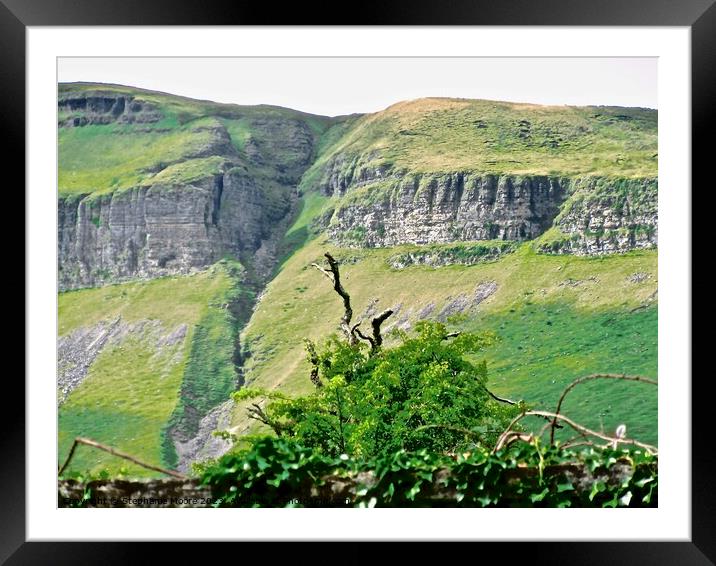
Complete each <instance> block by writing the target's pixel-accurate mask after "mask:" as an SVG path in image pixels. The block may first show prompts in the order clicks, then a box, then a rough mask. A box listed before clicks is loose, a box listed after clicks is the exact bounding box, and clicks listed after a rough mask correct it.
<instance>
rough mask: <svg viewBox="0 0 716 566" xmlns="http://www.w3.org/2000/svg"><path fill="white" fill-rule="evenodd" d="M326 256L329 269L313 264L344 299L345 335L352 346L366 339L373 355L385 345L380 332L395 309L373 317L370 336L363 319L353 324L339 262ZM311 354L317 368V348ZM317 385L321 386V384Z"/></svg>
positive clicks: (342, 325)
mask: <svg viewBox="0 0 716 566" xmlns="http://www.w3.org/2000/svg"><path fill="white" fill-rule="evenodd" d="M324 256H325V257H326V260H327V261H328V269H326V268H324V267H321V266H320V265H318V264H317V263H313V264H312V265H313V267H315V268H316V269H318V271H320V272H321V273H323V275H325V276H326V277H327V278H328V280H329V281H330V282H331V283H332V284H333V289H334V291H335V292H336V293H338V295H339V296H340V297H341V299H343V316H342V317H341V322H340V328H341V331H342V332H343V335H344V336H345V338H346V340H347V341H348V343H349V344H350V345H351V346H354V345H355V344H357V343H358V340H359V339H361V340H365V341H366V342H368V343H369V344H370V353H371V355H374V354H375V353H377V352H378V350H380V347H381V346H382V345H383V336H382V334H381V332H380V327H381V325H382V324H383V323H384V322H385V321H386V319H387V318H388V317H390V315H392V314H393V311H392V310H390V309H387V310H385V311H383V312H382V313H380V314H379V315H378V316H376V317H374V318H373V319H372V321H371V327H372V329H373V335H372V336H368V335H366V334H363V332H361V330H360V325H361V324H362V322H363V321H362V320H359V321H358V322H357V323H356V324H354V325H353V326H351V321H352V320H353V307H352V306H351V296H350V295H349V294H348V292H347V291H346V290H345V288H344V287H343V284H342V283H341V273H340V270H339V269H338V262H337V261H336V260H335V258H334V257H333V256H332V255H331V254H330V253H328V252H326V253H325V254H324ZM307 348H308V346H307ZM309 356H310V357H311V358H310V361H311V363H312V364H313V365H314V369H315V370H317V365H316V364H317V362H318V360H317V357H316V356H315V348H314V349H313V353H311V351H310V350H309ZM313 359H316V362H313ZM317 379H318V377H317V375H316V380H317ZM311 381H313V382H314V384H315V383H316V381H315V380H314V376H313V371H312V372H311ZM316 386H317V387H320V386H319V385H316Z"/></svg>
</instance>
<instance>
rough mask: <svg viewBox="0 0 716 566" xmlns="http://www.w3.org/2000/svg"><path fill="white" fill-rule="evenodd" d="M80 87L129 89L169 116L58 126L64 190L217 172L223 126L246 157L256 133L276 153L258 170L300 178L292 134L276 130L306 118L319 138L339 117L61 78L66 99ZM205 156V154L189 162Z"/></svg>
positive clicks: (181, 180)
mask: <svg viewBox="0 0 716 566" xmlns="http://www.w3.org/2000/svg"><path fill="white" fill-rule="evenodd" d="M77 93H86V94H88V95H93V94H95V95H102V94H117V93H123V94H127V95H130V96H133V97H134V98H135V99H136V100H139V101H143V102H146V103H150V104H153V105H154V106H155V108H156V109H158V110H159V112H160V113H161V114H162V115H163V118H162V119H161V120H160V121H158V122H156V123H139V124H120V123H112V124H107V125H87V126H82V127H61V128H59V131H58V153H59V168H58V188H59V192H60V194H61V195H68V194H88V193H106V192H111V191H114V190H120V189H126V188H129V187H134V186H138V185H142V184H145V185H146V184H153V183H155V182H164V183H190V182H192V181H194V180H196V179H197V178H201V177H203V176H207V175H210V174H213V173H216V172H218V170H220V169H221V165H222V163H223V162H222V158H226V157H232V156H231V155H224V154H223V153H221V152H219V153H215V154H214V155H211V154H210V155H207V148H209V147H212V145H213V146H214V147H215V148H218V147H220V142H221V141H222V138H221V135H222V130H225V132H228V134H229V136H230V137H231V141H232V144H233V145H234V147H235V148H236V150H237V151H238V153H239V156H242V155H243V157H246V156H245V155H244V150H245V146H246V143H247V142H248V141H249V139H253V140H254V141H257V142H258V143H259V144H262V146H263V149H264V150H265V151H266V152H268V153H269V154H271V156H272V163H269V164H266V165H265V166H258V167H256V168H255V169H256V171H252V172H255V173H258V174H259V176H260V175H262V174H263V175H266V174H269V176H271V175H274V176H275V174H276V171H275V170H274V169H275V167H276V166H277V165H278V166H281V167H282V168H284V169H287V170H289V172H293V174H294V176H296V178H297V176H299V175H300V173H302V172H303V169H304V168H305V164H304V163H303V162H302V161H301V159H297V156H296V155H295V154H294V152H292V151H291V148H290V144H288V145H287V144H286V138H288V137H290V136H289V135H283V134H282V133H281V132H279V133H278V134H277V129H278V130H280V129H281V128H283V129H284V130H285V131H288V132H289V133H290V131H291V128H292V127H294V126H295V125H296V124H299V123H301V122H304V123H305V124H306V125H307V126H308V128H309V131H310V132H311V135H313V136H314V137H315V138H316V139H318V138H319V137H320V136H321V135H322V134H323V132H324V131H325V130H326V129H327V128H329V127H330V125H331V124H333V123H334V122H335V120H334V119H332V118H327V117H323V116H315V115H312V114H306V113H303V112H298V111H294V110H291V109H288V108H280V107H273V106H265V105H260V106H239V105H233V104H220V103H215V102H210V101H201V100H192V99H189V98H184V97H180V96H174V95H169V94H164V93H158V92H151V91H145V90H142V89H136V88H132V87H123V86H119V85H96V84H82V83H73V84H61V85H59V96H60V99H62V98H63V97H67V96H73V95H75V94H77ZM71 114H78V115H79V114H81V112H79V111H78V112H74V113H71ZM67 117H68V115H67V112H66V111H62V112H61V115H60V119H61V120H63V119H66V118H67ZM266 123H270V124H271V125H272V128H273V130H272V132H273V133H270V134H267V133H266V132H264V129H265V128H266ZM216 151H218V149H217V150H216ZM198 155H201V156H202V157H201V158H199V159H195V160H193V161H187V160H188V159H190V158H192V157H197V156H198ZM233 158H234V159H236V156H233ZM180 162H181V163H180ZM183 162H186V163H183Z"/></svg>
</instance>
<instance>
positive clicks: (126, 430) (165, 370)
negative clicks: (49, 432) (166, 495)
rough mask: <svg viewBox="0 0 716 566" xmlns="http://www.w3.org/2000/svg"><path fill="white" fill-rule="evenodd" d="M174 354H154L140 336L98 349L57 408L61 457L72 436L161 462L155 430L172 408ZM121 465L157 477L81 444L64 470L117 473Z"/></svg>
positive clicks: (178, 372)
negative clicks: (85, 372) (79, 380)
mask: <svg viewBox="0 0 716 566" xmlns="http://www.w3.org/2000/svg"><path fill="white" fill-rule="evenodd" d="M179 347H181V345H179ZM172 350H174V349H172ZM175 354H176V352H174V351H168V352H163V353H161V354H158V353H157V352H156V351H155V350H154V348H152V347H150V346H147V345H146V344H145V343H144V341H143V340H142V339H141V338H139V337H131V338H129V339H127V340H124V341H123V342H122V344H121V345H120V346H117V347H114V348H110V349H109V350H106V351H103V352H102V353H101V354H100V355H99V356H98V358H97V359H96V360H95V362H94V364H93V365H92V367H91V369H90V373H89V376H88V377H87V378H86V380H85V381H84V382H83V383H82V385H80V387H78V388H77V389H76V390H75V391H73V392H72V393H71V394H70V397H69V399H68V401H67V403H65V404H64V405H63V406H62V407H61V408H60V411H59V421H58V426H59V436H58V441H59V458H60V461H64V458H65V457H66V455H67V453H68V452H69V449H70V446H71V444H72V442H73V440H74V439H75V437H77V436H83V437H86V438H91V439H92V440H96V441H98V442H102V443H105V444H108V445H110V446H112V447H114V448H117V449H119V450H123V451H125V452H128V453H129V454H131V455H133V456H135V457H136V458H138V459H141V460H143V461H145V462H148V463H151V464H154V465H157V464H161V463H162V457H161V434H160V433H161V430H162V427H163V426H164V424H165V423H166V421H167V420H168V419H169V415H170V414H171V412H172V411H173V410H174V406H175V405H176V402H177V397H178V392H179V386H180V385H181V381H182V373H183V372H182V370H183V363H182V362H181V361H179V362H177V361H173V360H172V358H173V357H174V355H175ZM123 467H124V468H127V469H128V472H129V474H130V475H133V476H140V477H144V476H155V475H156V473H155V472H151V471H149V470H146V469H144V468H141V467H139V466H136V465H134V464H131V463H130V462H128V461H126V460H123V459H119V458H117V457H114V456H112V455H110V454H107V453H105V452H101V451H98V450H95V449H92V448H89V447H86V446H83V447H81V448H78V450H77V453H76V455H75V457H74V458H73V460H72V462H71V464H70V468H69V469H68V470H67V472H68V473H70V472H72V471H73V470H74V471H79V472H85V471H87V470H89V471H91V472H93V473H97V472H98V471H100V470H102V469H108V470H110V472H111V473H113V474H116V473H118V472H119V470H120V469H121V468H123Z"/></svg>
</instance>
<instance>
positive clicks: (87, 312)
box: [58, 262, 237, 476]
mask: <svg viewBox="0 0 716 566" xmlns="http://www.w3.org/2000/svg"><path fill="white" fill-rule="evenodd" d="M236 284H237V275H236V270H235V269H234V270H232V268H231V266H229V265H228V264H225V263H221V262H220V263H219V264H218V265H215V266H213V267H211V268H209V269H208V270H206V271H203V272H201V273H197V274H194V275H188V276H181V277H165V278H161V279H155V280H152V281H147V282H134V283H123V284H117V285H111V286H107V287H101V288H97V289H85V290H79V291H69V292H65V293H61V294H60V295H59V301H58V303H59V312H58V319H59V329H58V334H59V336H64V335H66V334H68V333H70V332H72V331H73V330H76V329H78V328H80V327H91V326H93V325H95V324H97V323H98V322H100V321H103V320H114V319H116V317H117V316H118V315H121V317H122V322H124V323H133V322H139V321H155V323H159V325H160V326H159V328H160V330H159V334H160V335H167V334H168V333H170V332H172V331H174V330H175V329H176V328H177V327H178V326H179V325H181V324H186V325H187V335H186V337H185V339H184V340H183V341H180V342H178V343H177V344H176V345H175V346H164V347H162V348H159V347H157V335H156V334H152V333H147V332H145V334H143V335H138V334H137V333H134V334H129V335H128V336H127V337H126V338H125V339H124V340H122V341H121V342H120V343H119V344H117V345H115V346H106V347H105V349H104V350H103V351H102V352H101V353H100V355H99V356H98V357H97V359H96V360H95V362H94V363H93V364H92V365H91V366H90V369H89V372H88V376H87V377H86V379H85V381H83V383H82V384H81V385H80V386H79V387H78V388H77V389H75V390H74V391H73V392H72V393H71V394H70V395H69V397H68V399H67V401H66V402H65V403H64V404H63V405H62V406H61V407H60V409H59V436H58V450H59V454H58V456H59V459H60V461H63V460H64V458H65V457H66V455H67V452H68V451H69V447H70V445H71V444H72V441H73V440H74V438H75V437H77V436H84V437H89V438H92V439H93V440H97V441H99V442H103V443H106V444H109V445H111V446H113V447H115V448H118V449H120V450H124V451H125V452H128V453H129V454H132V455H134V456H136V457H138V458H140V459H143V460H145V461H147V462H148V463H152V464H159V465H161V464H164V465H172V464H173V461H172V460H171V458H168V457H167V456H168V454H167V452H166V446H165V436H164V433H163V431H164V429H165V428H166V424H167V422H168V421H169V419H170V416H171V415H172V414H173V413H174V412H175V411H176V410H177V406H178V405H179V401H180V391H182V390H189V391H193V392H194V395H195V396H201V397H202V398H204V394H205V391H203V387H204V386H206V388H207V389H208V391H209V394H207V395H205V399H206V402H208V401H209V400H212V399H217V400H220V401H221V400H224V399H225V398H226V396H227V395H228V392H229V391H230V390H231V388H232V387H233V363H232V358H231V356H232V354H233V339H234V337H235V334H236V331H237V328H236V326H235V323H234V321H233V320H232V317H231V316H230V314H229V313H228V312H227V310H225V309H224V308H223V305H225V304H226V301H227V300H229V298H230V297H231V296H232V295H233V294H235V293H236V292H237V291H236V290H235V286H236ZM202 360H211V365H203V364H202ZM197 376H198V377H197ZM227 376H229V377H227ZM217 390H218V391H219V392H218V393H216V394H215V395H213V396H212V395H211V391H217ZM201 402H202V403H203V402H205V401H203V400H202V401H201ZM169 456H170V455H169ZM122 468H127V469H128V473H129V474H130V475H136V476H153V475H156V474H155V473H154V472H150V471H148V470H145V469H143V468H140V467H137V466H134V465H129V463H128V462H127V461H124V460H120V459H118V458H116V457H113V456H111V455H109V454H107V453H104V452H100V451H97V450H93V449H91V448H87V447H81V448H78V451H77V455H76V457H75V458H74V459H73V462H72V464H71V466H70V469H69V471H70V472H71V471H78V472H85V471H87V470H90V471H93V472H95V473H96V472H98V471H100V470H102V469H108V470H109V471H110V472H111V473H112V474H116V473H118V472H119V471H120V470H121V469H122Z"/></svg>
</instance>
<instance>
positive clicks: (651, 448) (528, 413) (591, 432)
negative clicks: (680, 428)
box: [493, 411, 659, 454]
mask: <svg viewBox="0 0 716 566" xmlns="http://www.w3.org/2000/svg"><path fill="white" fill-rule="evenodd" d="M530 416H536V417H547V418H550V419H559V420H561V421H564V422H565V423H567V424H568V425H569V426H571V427H572V428H573V429H574V430H576V431H578V432H582V433H584V434H585V435H588V436H594V437H595V438H600V439H602V440H606V441H607V442H609V443H613V444H614V443H616V444H619V443H621V444H631V445H634V446H638V447H639V448H644V449H645V450H648V451H649V452H651V453H653V454H656V453H658V451H659V449H658V448H657V447H656V446H652V445H651V444H645V443H643V442H639V441H638V440H632V439H630V438H619V437H616V436H614V437H612V436H607V435H606V434H602V433H600V432H597V431H596V430H591V429H589V428H587V427H586V426H582V425H580V424H577V423H575V422H574V421H573V420H572V419H570V418H567V417H565V416H564V415H559V414H557V413H550V412H548V411H525V412H524V413H522V414H520V415H518V416H516V417H515V418H514V419H512V421H511V422H510V425H509V426H508V427H507V429H506V430H505V432H503V433H502V434H501V435H500V438H499V439H498V440H497V444H496V445H495V448H494V449H493V452H497V451H498V450H499V449H500V448H502V446H503V445H504V441H505V439H506V438H507V437H508V436H509V435H511V434H514V433H515V432H516V431H513V430H512V427H513V426H514V425H515V424H517V422H518V421H520V420H521V419H523V418H524V417H530Z"/></svg>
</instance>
